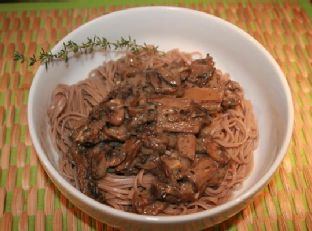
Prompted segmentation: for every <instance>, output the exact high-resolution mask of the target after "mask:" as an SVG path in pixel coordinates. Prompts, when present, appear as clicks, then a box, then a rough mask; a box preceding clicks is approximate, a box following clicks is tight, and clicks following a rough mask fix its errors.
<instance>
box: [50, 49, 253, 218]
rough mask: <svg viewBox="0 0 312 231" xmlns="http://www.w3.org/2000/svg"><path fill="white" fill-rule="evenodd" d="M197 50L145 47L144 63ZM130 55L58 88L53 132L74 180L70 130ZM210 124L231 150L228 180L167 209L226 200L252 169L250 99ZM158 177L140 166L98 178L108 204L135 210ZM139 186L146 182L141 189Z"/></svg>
mask: <svg viewBox="0 0 312 231" xmlns="http://www.w3.org/2000/svg"><path fill="white" fill-rule="evenodd" d="M146 52H148V51H146ZM193 54H194V53H193ZM193 54H190V53H183V52H180V51H178V50H172V51H169V52H167V53H161V54H157V53H156V54H155V53H153V54H149V53H147V54H144V52H143V54H142V56H143V59H144V61H143V62H142V65H141V67H140V68H142V69H147V68H150V67H153V68H157V67H160V66H163V65H164V64H165V63H171V62H172V61H173V60H175V61H179V60H183V61H185V62H187V63H190V62H191V60H192V55H193ZM131 58H133V56H132V55H131V54H128V55H127V56H126V58H123V59H120V60H118V61H110V62H107V63H104V64H103V65H102V66H100V67H98V68H97V69H95V70H94V71H92V72H91V73H90V76H89V78H88V79H86V80H84V81H81V82H79V83H77V84H74V85H71V86H67V85H59V86H58V87H57V88H56V89H55V90H54V92H53V95H52V101H51V106H50V108H49V111H48V116H49V120H50V125H51V136H52V139H53V142H54V144H55V146H56V147H57V149H58V150H59V152H60V163H59V164H60V165H59V166H60V171H61V172H62V173H63V175H64V176H65V177H66V178H67V179H68V180H69V181H70V182H71V183H72V184H74V185H75V184H76V180H77V179H75V170H74V167H73V165H72V164H71V163H70V161H69V158H66V155H67V153H68V149H69V147H70V145H71V141H70V139H69V136H70V134H71V131H72V130H73V129H74V128H76V127H77V126H79V124H80V123H81V121H84V119H86V118H87V117H88V114H89V113H90V111H91V110H92V108H93V107H94V106H95V105H98V104H99V103H100V102H101V101H103V100H104V99H105V98H106V97H107V94H108V93H109V92H110V90H111V89H112V88H113V87H114V85H115V84H116V82H115V80H114V77H115V74H116V71H117V70H118V71H119V72H123V71H126V70H125V69H127V68H129V65H128V64H129V62H131ZM218 73H219V74H220V75H222V77H221V79H223V80H226V79H228V76H227V75H223V74H222V73H221V72H220V71H218ZM210 128H211V129H210V134H209V135H210V136H211V137H212V139H213V140H214V141H215V142H216V143H218V144H219V145H220V146H222V147H223V148H224V149H225V150H226V153H227V155H228V156H229V158H230V159H231V160H232V161H230V162H229V164H228V166H227V168H226V174H225V176H224V179H223V180H222V182H221V184H220V185H219V186H218V187H214V188H211V187H207V188H206V189H205V193H204V195H202V196H201V197H200V198H198V199H197V200H196V201H195V202H191V203H188V204H186V203H181V204H170V205H169V206H168V207H167V208H166V209H164V211H163V212H162V214H164V215H179V214H189V213H194V212H198V211H202V210H206V209H209V208H211V207H213V206H216V205H219V204H221V203H224V202H226V201H227V200H228V199H229V198H230V197H231V195H232V193H233V190H235V189H237V187H238V186H239V185H241V183H242V182H243V180H244V179H245V178H246V176H247V175H248V174H249V172H250V169H251V167H252V164H253V155H252V154H253V151H254V149H255V147H256V145H257V138H258V133H257V126H256V122H255V118H254V115H253V110H252V106H251V104H250V102H249V101H247V100H245V99H244V98H243V95H241V99H240V104H239V106H237V107H235V109H229V110H227V111H226V112H225V113H221V114H220V115H219V116H216V117H214V118H212V123H211V127H210ZM153 179H154V176H153V175H151V174H144V170H141V171H140V172H139V173H138V174H137V175H136V176H119V175H115V174H110V173H107V174H106V175H105V177H103V178H102V179H100V180H99V181H98V187H99V188H100V189H101V190H102V191H103V192H104V195H105V201H106V203H107V204H109V205H110V206H112V207H114V208H117V209H121V210H125V211H131V209H130V208H131V204H132V198H133V196H134V195H135V194H139V193H140V190H141V189H142V187H143V188H145V190H148V189H149V188H150V187H151V183H152V182H153ZM138 186H141V187H140V189H139V187H138Z"/></svg>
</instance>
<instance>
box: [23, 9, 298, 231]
mask: <svg viewBox="0 0 312 231" xmlns="http://www.w3.org/2000/svg"><path fill="white" fill-rule="evenodd" d="M94 35H98V36H104V37H106V38H108V39H109V40H116V39H120V37H121V36H124V37H127V36H129V35H130V36H131V37H133V38H135V39H136V40H137V41H138V42H139V43H144V42H146V43H148V44H155V45H158V46H159V48H160V49H161V50H168V49H172V48H180V49H181V50H184V51H200V52H202V53H207V52H208V53H210V54H211V55H212V56H213V57H214V59H215V61H216V66H217V67H218V68H219V69H221V70H223V71H225V72H228V73H230V75H231V78H232V79H234V80H237V81H238V82H239V83H240V84H241V86H242V87H243V88H244V90H245V95H246V98H247V99H249V100H250V101H251V102H252V104H253V107H254V111H255V115H256V117H257V121H258V127H259V146H258V148H257V150H256V151H255V153H254V168H253V170H252V172H251V174H250V176H249V177H248V178H247V179H246V181H245V182H244V184H243V186H242V188H241V189H240V190H239V191H238V192H236V193H235V195H234V197H233V198H232V199H231V200H230V201H228V202H227V203H225V204H222V205H220V206H217V207H215V208H212V209H210V210H207V211H203V212H199V213H195V214H191V215H183V216H145V215H137V214H134V213H127V212H123V211H120V210H116V209H113V208H111V207H109V206H106V205H104V204H101V203H99V202H97V201H95V200H93V199H91V198H89V197H87V196H85V195H84V194H82V193H81V192H80V191H78V190H77V189H76V188H74V187H73V186H72V185H70V184H69V183H68V182H67V181H66V180H65V179H64V178H63V177H62V176H61V175H60V173H59V172H58V170H57V159H58V156H57V153H56V150H55V148H54V147H53V146H52V145H51V142H50V138H49V136H48V135H47V129H48V125H47V108H48V105H49V102H50V96H51V92H52V90H53V89H54V88H55V86H56V85H57V84H59V83H75V82H77V81H78V80H81V79H84V78H86V77H87V74H88V72H90V70H91V69H93V68H95V67H97V66H99V65H100V64H101V63H102V62H103V61H104V59H108V58H109V57H107V56H104V55H103V54H102V53H95V54H93V55H83V56H81V57H80V58H79V59H77V58H74V59H71V60H70V61H69V63H68V64H65V63H63V62H58V63H54V64H52V65H50V66H49V68H48V70H47V71H46V69H45V67H44V66H40V68H39V70H38V71H37V73H36V76H35V78H34V80H33V83H32V86H31V89H30V95H29V103H28V122H29V129H30V134H31V138H32V141H33V144H34V146H35V149H36V151H37V154H38V157H39V159H40V161H41V163H42V166H43V167H44V169H45V171H46V172H47V174H48V175H49V176H50V178H51V179H52V181H53V182H54V183H55V185H56V186H57V187H58V188H59V189H60V191H61V192H62V193H63V194H65V196H66V197H67V198H68V199H69V200H70V201H71V202H72V203H73V204H74V205H75V206H77V207H79V208H80V209H82V210H83V211H85V212H86V213H88V214H89V215H91V216H92V217H95V218H96V219H98V220H100V221H103V222H105V223H108V224H109V225H112V226H118V227H121V228H125V229H127V230H138V229H140V230H150V231H152V230H161V229H162V228H164V229H165V230H198V229H202V228H205V227H208V226H211V225H213V224H216V223H218V222H221V221H223V220H225V219H227V218H229V217H231V216H232V215H234V214H235V213H237V212H238V211H240V210H241V209H242V208H244V206H246V204H247V203H248V202H249V201H250V199H251V198H252V197H253V196H254V195H255V194H256V193H257V192H258V191H259V190H261V189H262V188H263V187H264V186H265V185H266V183H267V182H268V181H269V180H270V178H271V177H272V175H273V174H274V172H275V171H276V169H277V167H278V166H279V164H280V163H281V161H282V159H283V157H284V155H285V153H286V150H287V146H288V144H289V142H290V138H291V133H292V128H293V120H294V115H293V104H292V99H291V94H290V90H289V87H288V85H287V82H286V79H285V77H284V75H283V73H282V71H281V69H280V67H279V66H278V64H277V63H276V62H275V60H274V59H273V58H272V56H271V55H270V54H269V53H268V52H267V51H266V50H265V49H264V48H263V47H262V46H261V45H260V44H259V43H258V42H257V41H256V40H255V39H253V38H252V37H251V36H250V35H248V34H247V33H245V32H244V31H242V30H241V29H239V28H238V27H236V26H234V25H232V24H230V23H228V22H226V21H224V20H222V19H220V18H217V17H215V16H212V15H208V14H206V13H203V12H198V11H194V10H189V9H183V8H176V7H142V8H133V9H128V10H123V11H118V12H114V13H111V14H107V15H104V16H102V17H99V18H97V19H95V20H92V21H90V22H88V23H86V24H85V25H83V26H81V27H79V28H78V29H76V30H74V31H73V32H71V33H70V34H68V35H67V36H66V37H65V38H64V39H63V40H62V41H60V42H59V43H58V44H57V45H56V46H55V47H54V49H53V51H57V50H59V49H60V48H61V47H62V43H63V42H64V41H67V40H73V41H76V42H78V43H79V42H82V41H85V39H86V38H87V37H93V36H94Z"/></svg>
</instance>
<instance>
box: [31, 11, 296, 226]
mask: <svg viewBox="0 0 312 231" xmlns="http://www.w3.org/2000/svg"><path fill="white" fill-rule="evenodd" d="M144 11H167V12H169V11H176V12H177V11H180V12H182V13H186V14H192V15H193V16H196V17H202V18H206V19H210V20H212V21H216V22H218V23H221V24H223V25H224V26H227V27H228V28H230V29H232V30H235V31H236V32H238V33H240V34H241V35H242V36H244V37H245V38H246V39H248V40H249V41H250V42H251V43H253V45H254V46H256V47H257V48H258V50H259V52H261V53H262V55H263V56H265V58H266V59H268V60H269V61H270V63H271V65H272V67H273V68H274V69H275V71H276V73H277V76H276V78H279V81H280V83H281V85H282V88H283V91H284V92H283V93H284V94H285V95H286V102H287V131H286V135H285V136H284V139H283V141H282V144H281V146H280V150H279V152H278V154H277V156H276V159H275V160H274V162H273V163H272V165H271V167H270V168H269V170H268V171H267V172H266V173H265V174H264V175H263V176H262V177H261V179H260V180H259V181H258V182H256V183H255V184H254V185H253V186H252V187H250V188H249V189H247V190H246V191H245V192H244V193H242V194H241V195H239V196H238V197H237V198H234V199H231V200H229V201H228V202H226V203H224V204H221V205H218V206H216V207H214V208H211V209H208V210H205V211H201V212H197V213H193V214H188V215H175V216H150V215H141V214H136V213H130V212H125V211H122V210H118V209H115V208H112V207H110V206H108V205H105V204H102V203H100V202H98V201H96V200H94V199H92V198H90V197H88V196H86V195H85V194H83V193H81V192H80V191H79V190H78V189H76V188H75V187H74V186H72V185H71V184H70V183H69V182H68V181H66V180H65V178H63V176H62V175H61V174H60V173H59V172H58V171H57V169H56V168H54V167H53V165H52V164H51V163H50V161H49V159H48V158H47V156H46V154H45V151H44V150H43V147H42V146H41V144H40V141H39V135H37V134H36V131H35V126H34V124H35V123H36V121H34V119H33V118H34V116H33V115H34V111H33V110H32V108H34V93H35V91H36V88H37V85H38V81H39V78H40V76H41V75H42V74H43V73H44V72H45V67H44V65H41V66H40V67H39V69H38V70H37V72H36V74H35V76H34V78H33V81H32V84H31V87H30V91H29V99H28V108H27V113H28V125H29V131H30V136H31V139H32V143H33V145H34V147H35V150H36V153H37V156H38V157H39V159H40V162H41V164H42V166H43V167H44V169H45V171H46V172H47V174H48V175H49V176H50V178H52V181H54V180H55V181H57V183H58V184H60V185H61V186H62V187H63V188H65V189H66V190H67V193H69V194H71V196H73V197H75V198H77V199H78V198H79V199H80V200H82V201H83V202H84V203H86V204H88V205H90V206H91V207H92V208H96V209H97V210H98V211H101V212H104V213H109V214H111V215H112V216H114V217H119V218H122V219H125V220H132V221H139V222H142V221H143V222H145V223H155V222H158V223H163V224H172V223H180V222H188V221H193V220H199V219H202V218H206V217H211V216H214V215H216V214H220V213H223V212H226V211H227V210H229V209H231V208H232V207H235V206H237V205H238V204H240V203H242V202H244V201H246V200H248V199H249V198H251V197H252V196H253V195H255V194H256V193H257V192H258V191H260V190H261V189H262V188H263V187H264V186H265V185H266V184H267V183H268V181H269V180H270V179H271V178H272V176H273V175H274V173H275V171H276V170H277V168H278V166H279V165H280V164H281V162H282V160H283V158H284V156H285V155H286V152H287V148H288V145H289V143H290V140H291V136H292V131H293V126H294V106H293V101H292V97H291V91H290V88H289V86H288V83H287V80H286V77H285V75H284V73H283V72H282V70H281V68H280V66H279V65H278V64H277V62H276V61H275V59H274V58H273V57H272V55H271V54H270V53H269V52H268V51H267V50H266V48H264V47H263V46H262V45H261V44H260V43H259V42H258V41H257V40H256V39H254V38H253V37H252V36H251V35H249V34H248V33H247V32H245V31H244V30H242V29H240V28H239V27H238V26H236V25H234V24H232V23H230V22H228V21H226V20H224V19H221V18H219V17H217V16H214V15H211V14H208V13H205V12H201V11H197V10H193V9H188V8H183V7H172V6H145V7H134V8H128V9H124V10H119V11H114V12H111V13H108V14H105V15H102V16H99V17H97V18H95V19H93V20H90V21H88V22H86V23H85V24H83V25H81V26H79V27H77V28H76V29H74V30H73V31H72V32H70V33H68V34H67V35H66V36H65V37H64V38H63V39H61V40H60V41H59V42H58V43H57V44H56V45H55V46H54V47H53V49H52V51H54V52H55V51H57V50H59V49H60V48H61V46H62V44H63V42H64V41H67V40H68V39H69V38H70V37H71V36H73V35H75V34H76V33H79V30H81V29H82V28H86V27H88V26H89V25H91V24H96V23H98V21H100V20H103V17H105V18H106V17H116V16H118V15H120V14H127V13H135V12H144ZM55 185H56V186H57V187H58V185H57V184H55ZM67 199H69V200H71V198H67ZM81 209H82V210H84V209H83V208H81Z"/></svg>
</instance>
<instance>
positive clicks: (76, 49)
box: [13, 36, 147, 68]
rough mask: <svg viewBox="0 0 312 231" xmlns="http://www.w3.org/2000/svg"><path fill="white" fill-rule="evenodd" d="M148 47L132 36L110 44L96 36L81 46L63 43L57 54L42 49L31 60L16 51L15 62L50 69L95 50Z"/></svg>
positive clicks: (70, 42)
mask: <svg viewBox="0 0 312 231" xmlns="http://www.w3.org/2000/svg"><path fill="white" fill-rule="evenodd" d="M146 47H147V45H146V44H144V45H143V46H142V45H138V44H137V43H136V41H135V40H134V39H132V38H131V37H130V36H129V37H128V39H125V38H123V37H121V39H120V40H117V41H116V42H110V41H108V40H107V39H106V38H103V37H98V36H94V37H93V38H87V41H86V42H83V43H81V44H77V43H75V42H73V41H71V40H70V41H68V42H66V43H63V48H62V49H61V50H60V51H58V52H57V53H55V54H54V53H52V52H51V51H46V50H44V49H43V48H41V51H40V53H39V55H36V54H34V55H33V56H31V57H29V58H25V56H24V55H23V54H21V53H20V52H18V51H14V55H13V60H14V61H19V62H21V63H23V62H25V60H28V63H29V66H33V65H34V64H35V63H37V62H40V63H41V64H44V65H45V67H46V68H48V63H50V62H52V61H56V60H61V61H65V62H67V61H68V59H69V57H71V56H73V55H75V54H88V53H92V52H93V51H94V50H95V49H102V50H108V49H111V50H120V49H127V50H130V51H132V52H138V51H139V50H140V49H142V48H146Z"/></svg>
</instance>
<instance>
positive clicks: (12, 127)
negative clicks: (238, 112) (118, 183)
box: [0, 1, 312, 230]
mask: <svg viewBox="0 0 312 231" xmlns="http://www.w3.org/2000/svg"><path fill="white" fill-rule="evenodd" d="M179 5H181V6H185V5H184V4H183V3H182V2H181V3H180V4H179ZM130 6H134V5H123V6H120V5H119V6H112V7H110V8H104V7H99V8H86V9H69V10H50V11H47V10H42V11H38V12H37V11H22V12H21V13H19V14H17V13H16V12H12V13H0V22H1V23H0V149H1V155H0V176H1V181H0V182H1V185H0V221H1V222H0V230H3V229H2V228H4V227H5V228H6V229H5V230H7V228H10V227H12V225H13V224H14V222H15V221H14V219H13V218H15V217H17V218H18V220H17V221H18V223H17V224H15V227H17V229H18V230H25V227H28V225H31V224H32V222H30V221H32V219H33V221H34V224H33V225H34V227H33V228H37V229H39V230H40V229H44V228H45V227H46V225H48V224H50V223H49V222H52V229H53V230H60V228H61V227H63V225H65V224H66V226H67V230H77V229H80V230H93V229H95V230H105V229H106V230H115V229H113V228H111V227H107V226H106V225H103V224H101V223H100V222H98V221H94V220H93V219H91V218H90V217H89V216H87V215H85V214H84V213H82V212H81V211H80V210H78V209H76V208H72V207H71V205H70V203H69V202H68V201H67V200H66V198H65V197H64V195H62V194H61V195H59V192H58V191H57V190H56V189H55V188H54V186H53V185H51V183H50V182H49V180H48V179H47V176H46V174H45V173H44V171H43V169H42V167H41V166H40V164H39V161H38V158H37V157H36V153H35V151H34V148H33V147H32V146H31V145H32V143H31V139H30V136H29V132H28V126H27V105H26V104H25V97H26V96H27V94H28V90H29V87H30V85H31V81H32V77H33V76H34V73H35V70H36V68H37V67H38V65H36V66H35V67H34V68H29V67H28V66H27V64H26V63H24V64H18V65H16V64H15V63H14V62H12V60H11V57H12V54H13V51H14V49H18V50H20V51H25V52H26V54H27V55H32V54H33V53H34V52H35V50H36V49H38V47H44V48H48V47H51V45H53V44H55V43H56V41H57V40H59V39H60V38H62V37H63V36H64V35H65V34H67V33H68V32H70V31H71V30H72V29H74V28H75V27H77V26H79V25H81V24H82V23H83V22H85V21H88V20H90V19H92V18H94V17H97V16H99V15H102V14H104V13H107V12H110V11H115V10H118V9H121V8H126V7H130ZM188 7H192V8H196V9H200V10H204V11H206V12H209V13H212V14H215V15H217V16H221V17H225V18H226V19H227V20H229V21H231V22H233V23H235V24H236V25H238V26H240V27H242V28H243V29H245V30H247V31H248V32H249V33H250V34H252V35H253V36H254V37H255V38H256V39H258V40H259V41H260V42H261V43H262V44H263V45H264V46H265V47H266V48H267V49H268V50H269V51H270V52H271V53H272V54H273V55H274V57H275V58H276V60H277V61H278V63H279V64H280V65H281V67H282V69H283V71H284V72H285V74H286V78H287V80H288V83H289V84H290V88H291V90H292V94H293V99H294V104H295V113H296V122H295V130H294V135H293V141H292V144H291V145H290V147H289V151H288V154H287V156H286V158H285V160H284V161H283V164H282V165H281V167H280V168H279V170H278V172H277V174H276V175H275V176H274V178H273V180H272V181H271V182H270V183H269V185H268V187H267V188H266V189H265V190H264V191H263V192H261V193H260V194H259V195H258V196H257V197H256V198H255V199H254V201H253V203H251V204H250V205H248V206H247V207H246V209H244V210H243V211H242V212H241V213H240V214H239V215H237V216H235V217H234V218H232V219H229V220H228V221H226V222H224V223H223V224H221V225H219V226H218V227H219V228H220V230H227V229H229V228H232V227H235V228H236V229H237V230H250V229H253V230H264V229H265V230H276V229H280V230H287V229H289V228H290V227H293V228H294V229H295V230H304V229H308V230H309V229H312V215H311V214H312V213H311V212H312V175H311V174H312V173H311V169H312V155H311V153H312V134H311V129H312V120H311V119H312V118H311V109H312V107H311V106H312V98H311V97H312V96H311V80H312V72H311V71H312V68H311V61H312V23H311V20H310V19H309V18H308V17H307V15H306V13H305V12H304V11H303V10H302V8H300V7H298V5H297V3H296V2H290V1H289V2H286V3H282V4H272V3H271V2H269V1H266V3H253V2H248V3H246V4H241V3H236V2H233V3H228V4H224V3H222V2H218V3H216V4H190V5H188ZM4 34H5V36H4ZM23 136H24V137H23ZM10 198H11V199H10ZM12 198H13V199H12ZM57 201H58V202H57ZM50 218H51V219H50ZM49 219H50V220H49ZM64 221H65V223H64ZM210 230H213V229H210Z"/></svg>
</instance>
